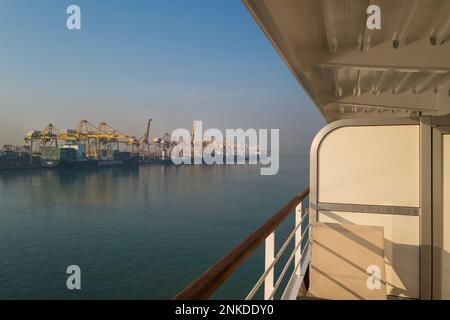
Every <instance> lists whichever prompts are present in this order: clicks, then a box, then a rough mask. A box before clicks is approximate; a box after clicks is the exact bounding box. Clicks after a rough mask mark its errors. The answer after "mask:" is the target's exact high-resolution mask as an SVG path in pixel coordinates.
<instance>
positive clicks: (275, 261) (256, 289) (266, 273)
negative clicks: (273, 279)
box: [245, 214, 309, 300]
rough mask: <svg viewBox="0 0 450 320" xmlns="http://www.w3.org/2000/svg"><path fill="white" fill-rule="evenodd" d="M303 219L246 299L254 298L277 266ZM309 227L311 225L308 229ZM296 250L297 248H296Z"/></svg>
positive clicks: (301, 238)
mask: <svg viewBox="0 0 450 320" xmlns="http://www.w3.org/2000/svg"><path fill="white" fill-rule="evenodd" d="M307 215H308V214H306V215H304V217H306V216H307ZM302 222H303V219H302V221H300V223H299V224H298V226H297V227H296V228H295V229H294V231H293V232H292V233H291V235H292V237H291V235H290V236H289V237H288V239H287V240H286V242H285V243H284V245H283V247H281V249H280V251H278V254H277V256H276V257H275V259H273V262H272V263H271V264H270V266H269V267H268V268H267V270H266V271H264V273H263V274H262V275H261V277H260V278H259V280H258V281H257V282H256V284H255V286H254V287H253V289H252V290H251V291H250V293H249V294H248V295H247V297H246V298H245V300H250V299H252V298H253V297H254V296H255V294H256V292H258V290H259V288H260V287H261V285H262V284H263V282H264V280H265V279H266V277H267V275H268V274H269V272H270V271H271V270H272V268H273V267H275V264H276V263H277V262H278V260H280V258H281V256H282V255H283V253H284V251H285V250H286V248H287V246H288V245H289V243H290V242H291V240H292V238H293V235H295V232H296V231H297V230H298V228H299V227H300V226H301V225H302ZM308 228H309V225H308V227H307V228H306V229H308ZM304 235H305V233H303V234H302V235H301V237H300V241H302V240H303V237H304ZM294 251H295V250H294Z"/></svg>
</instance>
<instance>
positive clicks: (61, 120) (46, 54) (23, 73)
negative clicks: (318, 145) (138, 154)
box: [0, 0, 324, 155]
mask: <svg viewBox="0 0 450 320" xmlns="http://www.w3.org/2000/svg"><path fill="white" fill-rule="evenodd" d="M72 4H76V5H78V6H79V7H80V8H81V21H82V22H81V23H82V25H81V26H82V29H81V30H73V31H70V30H68V29H67V27H66V20H67V17H68V15H67V14H66V8H67V7H68V6H69V5H72ZM149 118H152V119H153V122H152V128H151V132H150V135H151V137H160V136H162V135H163V134H164V133H165V132H169V133H170V132H172V130H174V129H176V128H186V129H190V128H191V127H192V123H193V121H194V120H202V121H203V127H204V129H207V128H218V129H221V130H224V129H225V128H230V129H232V128H244V129H248V128H256V129H263V128H267V129H280V150H281V153H282V154H292V155H294V154H296V155H307V154H309V148H310V144H311V142H312V139H313V137H314V135H315V134H316V133H317V131H318V130H319V129H320V128H321V127H322V126H323V125H324V120H323V119H322V117H321V116H320V114H319V112H318V110H317V109H316V107H315V106H314V105H313V103H312V102H311V101H310V99H309V97H308V96H307V95H306V94H305V93H304V92H303V89H302V88H301V86H300V85H299V84H298V83H297V81H296V80H295V78H294V77H293V76H292V74H291V73H290V71H289V69H288V68H287V66H286V65H285V64H284V62H283V61H282V59H281V58H280V56H279V55H278V54H277V52H276V50H275V49H274V48H273V47H272V45H271V44H270V42H269V41H268V39H267V38H266V37H265V36H264V34H263V33H262V31H261V30H260V28H259V26H258V25H257V24H256V22H255V21H254V20H253V18H252V17H251V15H250V14H249V13H248V11H247V10H246V8H245V6H244V5H243V4H242V2H241V1H240V0H128V1H121V0H71V1H66V0H40V1H32V0H2V1H1V2H0V145H3V144H23V143H24V140H23V137H24V136H25V134H26V132H28V131H30V130H42V129H43V128H45V127H46V126H47V125H48V124H49V123H52V124H54V125H55V126H56V127H57V128H60V129H67V128H74V127H76V125H77V123H78V122H79V121H80V120H81V119H86V120H89V121H90V122H92V123H94V124H98V123H99V122H103V121H104V122H107V123H108V124H110V125H111V126H112V127H115V128H117V129H120V130H122V131H125V132H127V133H129V134H130V135H134V136H137V137H140V136H141V135H142V134H143V133H144V130H145V125H146V122H147V119H149Z"/></svg>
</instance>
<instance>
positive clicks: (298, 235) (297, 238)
mask: <svg viewBox="0 0 450 320" xmlns="http://www.w3.org/2000/svg"><path fill="white" fill-rule="evenodd" d="M302 213H303V210H302V203H301V202H300V203H299V204H298V206H297V207H296V208H295V227H294V228H296V227H297V226H298V225H299V224H300V223H302V215H303V214H302ZM302 229H303V228H302V227H300V228H298V229H297V231H295V247H294V248H297V246H298V244H299V243H300V241H302V234H303V230H302ZM301 252H302V246H301V245H300V246H299V247H298V249H297V251H296V252H295V259H294V268H296V267H297V266H298V265H299V264H300V263H301V259H302V254H301ZM300 273H301V268H296V271H295V275H296V276H300Z"/></svg>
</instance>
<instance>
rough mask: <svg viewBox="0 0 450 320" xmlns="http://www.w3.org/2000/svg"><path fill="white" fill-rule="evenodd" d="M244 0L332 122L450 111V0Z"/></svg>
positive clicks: (431, 114) (426, 114)
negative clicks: (371, 20) (375, 19)
mask: <svg viewBox="0 0 450 320" xmlns="http://www.w3.org/2000/svg"><path fill="white" fill-rule="evenodd" d="M243 1H244V3H245V5H246V6H247V8H248V10H249V11H250V12H251V14H252V15H253V17H254V18H255V20H256V21H257V22H258V24H259V25H260V27H261V28H262V30H263V31H264V33H265V34H266V36H267V37H268V38H269V39H270V41H271V42H272V44H273V46H274V47H275V49H276V50H277V51H278V52H279V54H280V55H281V57H282V58H283V60H284V61H285V62H286V64H287V65H288V66H289V68H290V70H291V71H292V73H293V75H294V76H295V77H296V79H297V80H298V81H299V83H300V84H301V85H302V87H303V88H304V90H305V91H306V92H307V93H308V94H309V96H310V97H311V99H312V100H313V101H314V103H315V104H316V106H317V107H318V108H319V110H320V112H321V113H322V114H323V115H324V117H325V118H326V119H327V121H328V122H332V121H335V120H339V119H350V118H397V117H417V116H438V115H447V114H449V113H450V89H449V88H450V1H446V0H397V1H391V0H370V1H366V0H358V1H355V0H340V1H333V0H243ZM372 4H374V5H378V6H379V7H380V9H381V29H380V30H376V29H375V30H369V29H368V28H367V27H366V22H367V18H368V16H369V14H367V8H368V6H369V5H372Z"/></svg>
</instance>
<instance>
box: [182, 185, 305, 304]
mask: <svg viewBox="0 0 450 320" xmlns="http://www.w3.org/2000/svg"><path fill="white" fill-rule="evenodd" d="M308 195H309V188H306V189H305V191H303V192H302V193H300V194H298V195H297V196H295V197H294V198H293V199H292V200H291V201H289V203H288V204H286V205H285V206H284V207H283V208H281V209H280V210H279V211H278V212H277V213H276V214H275V215H274V216H272V218H270V219H269V220H268V221H267V222H266V223H264V224H263V225H262V226H261V227H259V228H258V229H257V230H256V231H255V232H253V233H252V234H251V235H250V236H249V237H247V238H246V239H245V240H244V241H242V242H241V243H240V244H238V245H237V246H236V247H235V248H234V249H233V250H231V252H229V253H228V254H227V255H226V256H224V257H223V258H222V259H220V260H219V261H218V262H217V263H216V264H214V265H213V266H212V267H211V268H209V269H208V270H207V271H206V272H205V273H203V274H202V275H201V276H200V277H199V278H197V279H196V280H194V281H193V282H192V283H191V284H190V285H189V286H187V287H186V288H185V289H184V290H182V291H181V292H180V293H178V294H177V295H176V296H175V299H177V300H193V299H208V298H209V297H210V296H211V295H212V294H213V293H214V292H215V291H216V290H217V289H218V288H219V287H220V286H221V285H222V283H224V282H225V280H227V279H228V278H229V277H230V275H231V274H232V273H233V272H234V271H235V270H236V269H237V268H238V267H239V266H240V265H241V264H242V262H243V261H244V260H245V259H246V258H247V257H248V256H249V255H250V254H252V253H253V252H254V251H255V250H256V248H258V246H259V245H260V244H261V243H262V242H263V241H264V240H265V239H266V238H267V237H268V236H269V235H270V234H271V233H272V232H273V231H274V230H275V229H276V228H277V227H278V226H279V225H280V224H281V223H282V222H283V221H284V220H285V219H286V218H287V217H288V216H289V215H290V214H291V211H292V210H293V209H294V208H295V207H296V206H297V205H298V204H299V203H300V202H302V201H303V200H304V199H305V198H306V197H307V196H308Z"/></svg>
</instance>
